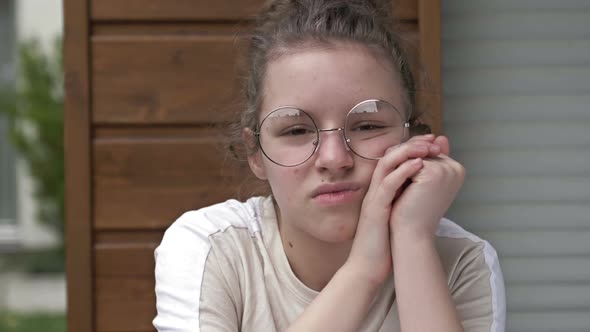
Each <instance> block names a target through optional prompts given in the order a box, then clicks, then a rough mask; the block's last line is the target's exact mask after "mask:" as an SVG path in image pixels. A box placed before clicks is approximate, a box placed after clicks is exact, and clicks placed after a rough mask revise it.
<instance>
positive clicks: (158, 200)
mask: <svg viewBox="0 0 590 332" xmlns="http://www.w3.org/2000/svg"><path fill="white" fill-rule="evenodd" d="M177 131H178V130H175V129H170V131H169V132H166V131H165V130H163V129H151V130H143V129H139V128H134V129H124V130H123V129H121V130H118V134H115V133H114V132H117V130H105V131H100V132H99V133H98V134H97V135H98V137H97V138H96V139H95V142H94V161H95V173H94V184H95V187H94V204H95V209H94V220H95V224H94V227H95V229H100V230H106V229H140V228H141V229H164V228H166V227H167V226H168V225H169V224H170V223H171V222H173V221H174V220H175V219H176V218H178V217H179V216H180V215H181V214H182V213H183V212H185V211H188V210H193V209H198V208H201V207H204V206H208V205H211V204H214V203H218V202H221V201H223V200H225V199H228V198H231V197H238V198H240V195H239V190H240V188H247V189H248V191H247V192H246V193H245V194H244V197H245V196H249V194H250V193H256V192H257V191H256V190H255V189H251V186H250V185H247V186H246V185H245V184H244V185H243V187H242V186H241V185H240V183H243V181H244V180H242V176H243V175H244V173H241V172H239V171H235V170H234V168H233V167H229V165H228V163H229V161H225V160H224V158H225V156H226V155H227V153H226V152H224V151H222V150H221V147H220V143H219V139H218V136H216V134H214V132H215V130H214V129H210V130H206V129H196V128H195V129H193V130H192V132H193V135H194V136H192V137H191V136H189V135H188V134H187V135H186V136H184V135H183V134H181V133H182V132H183V131H178V132H177ZM187 131H188V130H187ZM104 135H113V136H111V137H109V136H104ZM228 158H229V157H228ZM224 165H228V166H227V167H225V166H224ZM246 183H249V182H246Z"/></svg>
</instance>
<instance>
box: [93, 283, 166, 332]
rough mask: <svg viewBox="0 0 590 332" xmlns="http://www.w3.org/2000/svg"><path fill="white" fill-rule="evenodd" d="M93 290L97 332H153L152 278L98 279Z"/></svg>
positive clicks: (154, 301)
mask: <svg viewBox="0 0 590 332" xmlns="http://www.w3.org/2000/svg"><path fill="white" fill-rule="evenodd" d="M95 287H96V312H95V314H96V330H97V331H104V332H107V331H108V332H120V331H155V329H154V328H153V326H152V320H153V319H154V318H155V317H156V298H155V293H154V280H153V277H128V278H107V277H98V278H97V279H96V284H95Z"/></svg>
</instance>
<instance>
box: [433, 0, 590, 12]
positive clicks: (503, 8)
mask: <svg viewBox="0 0 590 332" xmlns="http://www.w3.org/2000/svg"><path fill="white" fill-rule="evenodd" d="M441 10H442V13H443V14H444V15H445V16H447V15H449V14H475V13H485V14H489V13H498V12H511V13H514V12H521V11H529V12H530V11H535V12H536V11H541V10H543V11H545V10H547V11H564V10H590V2H588V0H560V1H555V0H494V1H489V0H469V1H465V0H445V1H442V8H441Z"/></svg>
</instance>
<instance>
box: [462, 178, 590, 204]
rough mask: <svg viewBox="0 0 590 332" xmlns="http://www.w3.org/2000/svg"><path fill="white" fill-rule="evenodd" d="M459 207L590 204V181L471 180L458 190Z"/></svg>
mask: <svg viewBox="0 0 590 332" xmlns="http://www.w3.org/2000/svg"><path fill="white" fill-rule="evenodd" d="M457 201H458V202H460V203H467V202H473V203H483V202H487V203H492V202H502V203H516V202H564V203H567V202H570V203H571V202H576V203H577V202H584V203H585V204H589V203H590V177H588V176H586V177H574V176H562V177H553V178H548V177H502V176H495V177H485V178H483V177H472V178H468V179H467V182H466V183H465V185H464V186H463V188H462V189H461V191H460V193H459V195H458V197H457Z"/></svg>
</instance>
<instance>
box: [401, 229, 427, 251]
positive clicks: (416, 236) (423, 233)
mask: <svg viewBox="0 0 590 332" xmlns="http://www.w3.org/2000/svg"><path fill="white" fill-rule="evenodd" d="M422 228H423V227H422ZM422 228H420V227H414V226H406V227H399V228H398V229H395V230H394V231H392V239H391V240H392V241H391V246H392V249H398V250H395V251H396V252H400V250H402V249H405V250H407V248H410V247H424V246H433V245H434V242H435V233H434V232H432V231H429V230H425V229H422ZM402 252H403V251H402Z"/></svg>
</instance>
